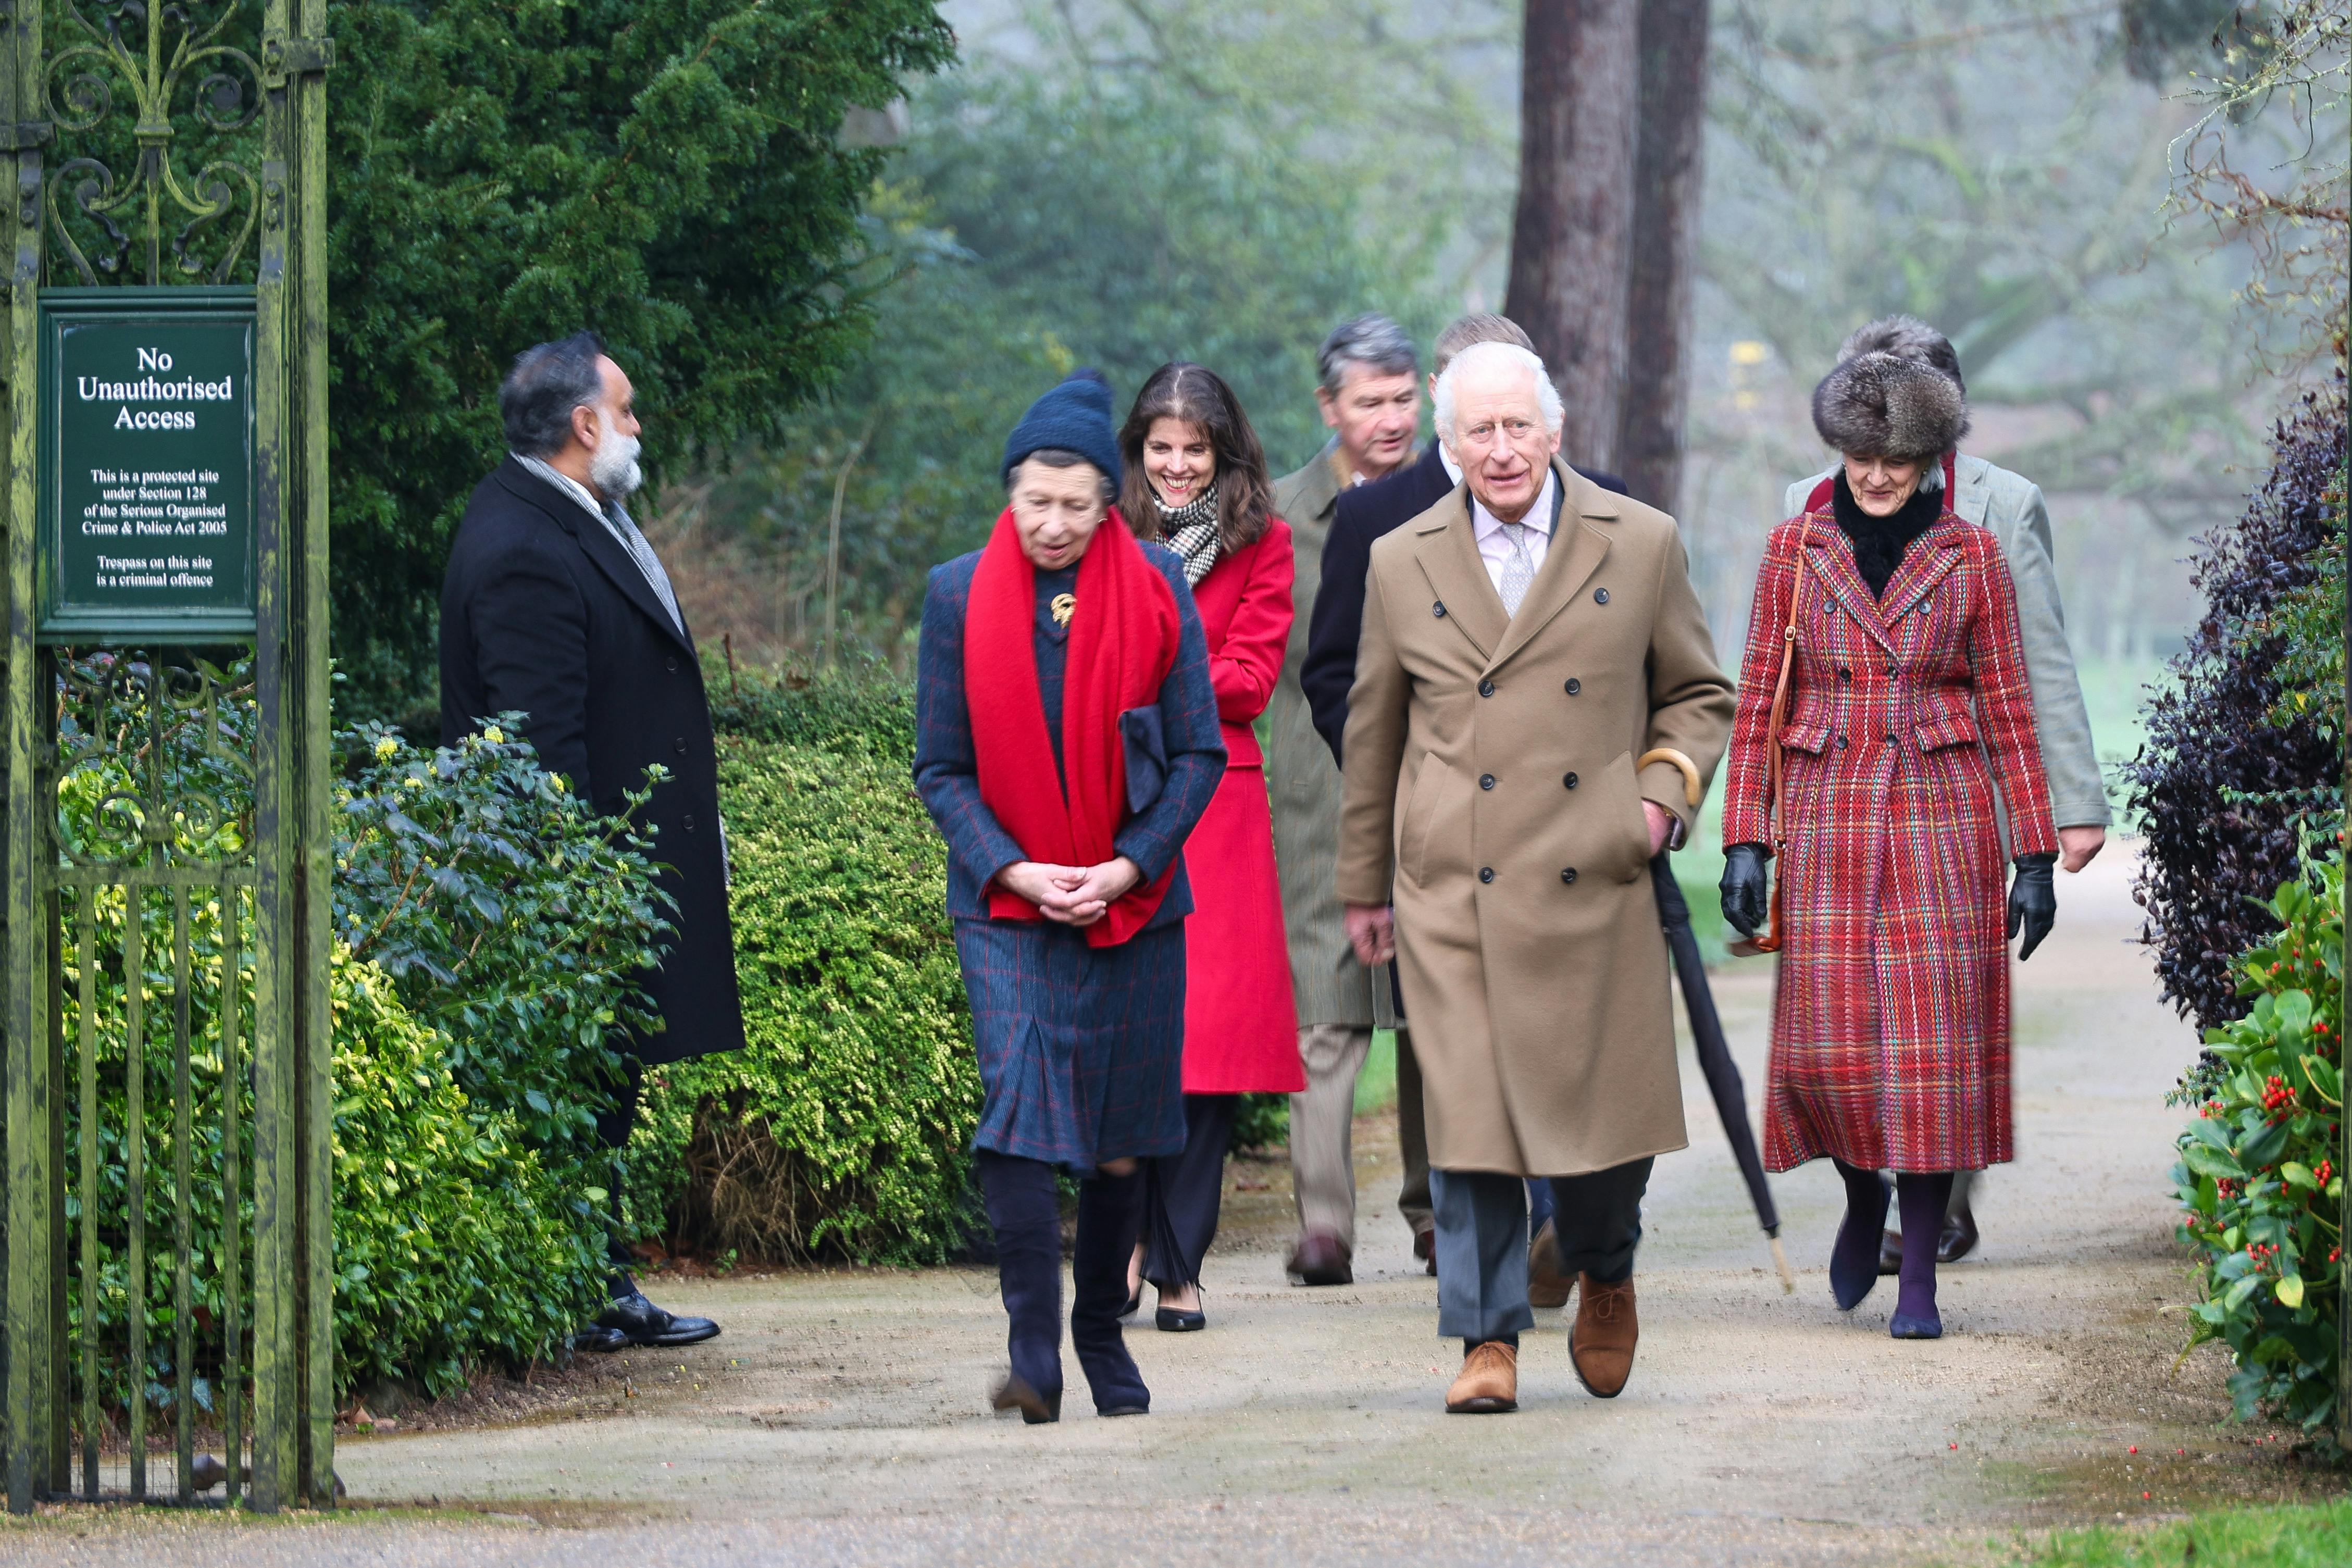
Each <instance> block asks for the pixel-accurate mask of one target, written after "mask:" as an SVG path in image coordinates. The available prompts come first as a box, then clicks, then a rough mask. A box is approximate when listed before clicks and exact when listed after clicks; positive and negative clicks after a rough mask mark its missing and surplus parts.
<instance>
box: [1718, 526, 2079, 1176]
mask: <svg viewBox="0 0 2352 1568" xmlns="http://www.w3.org/2000/svg"><path fill="white" fill-rule="evenodd" d="M1791 595H1801V598H1800V600H1799V603H1798V605H1797V616H1796V619H1797V649H1796V658H1795V659H1794V661H1793V663H1792V664H1791V666H1790V676H1789V707H1788V717H1787V720H1786V721H1785V723H1784V724H1783V726H1782V728H1781V731H1780V736H1779V737H1778V739H1779V742H1780V744H1781V745H1782V746H1783V747H1785V748H1786V761H1785V763H1784V772H1783V773H1782V774H1781V779H1780V787H1781V790H1782V791H1783V798H1782V799H1781V801H1780V821H1779V828H1780V837H1783V838H1784V839H1785V840H1786V844H1785V846H1784V847H1783V848H1782V849H1781V852H1780V858H1779V859H1778V861H1777V862H1776V863H1775V866H1774V868H1773V869H1774V874H1775V875H1776V876H1778V877H1779V878H1780V916H1781V932H1782V939H1783V945H1782V947H1781V949H1780V973H1779V975H1778V979H1777V984H1776V986H1775V990H1774V993H1773V1001H1772V1050H1771V1056H1770V1058H1769V1065H1768V1067H1767V1068H1766V1072H1765V1088H1764V1163H1765V1164H1766V1165H1767V1166H1768V1167H1769V1168H1770V1169H1772V1170H1775V1171H1785V1170H1788V1169H1789V1168H1790V1167H1791V1166H1793V1165H1797V1164H1801V1163H1803V1162H1804V1161H1807V1160H1811V1159H1814V1158H1817V1157H1818V1156H1820V1155H1823V1154H1831V1155H1835V1156H1836V1157H1837V1158H1839V1159H1841V1160H1843V1161H1845V1162H1846V1163H1849V1164H1853V1165H1859V1166H1861V1167H1862V1168H1863V1169H1864V1170H1895V1171H1971V1170H1977V1169H1980V1168H1981V1167H1983V1166H1985V1165H1988V1164H1992V1163H1999V1162H2000V1161H2004V1160H2007V1159H2009V1158H2011V1152H2012V1138H2011V1121H2010V1087H2009V943H2008V939H2007V935H2006V922H2007V916H2008V900H2007V898H2006V897H2005V895H2004V890H2003V889H2004V883H2005V881H2006V872H2007V869H2008V868H2007V867H2006V866H2005V865H2004V864H2003V863H2002V856H2001V845H2000V833H1999V832H1998V830H1997V829H1996V827H1995V826H1994V816H1993V810H1994V795H1993V786H1994V785H1995V784H1999V785H2000V795H2001V797H2002V798H2003V799H2004V800H2005V801H2006V802H2007V805H2008V807H2009V831H2010V835H2011V839H2012V844H2011V853H2013V854H2017V855H2034V854H2051V853H2054V852H2055V851H2056V850H2057V848H2058V834H2057V829H2056V828H2055V827H2053V826H2052V824H2051V820H2050V787H2049V784H2047V783H2046V782H2045V780H2044V778H2043V774H2042V749H2041V746H2040V743H2039V742H2038V741H2037V740H2036V738H2035V734H2034V719H2033V692H2032V688H2031V686H2030V685H2029V684H2028V682H2027V679H2026V674H2025V651H2024V645H2023V642H2022V640H2021V636H2020V634H2019V631H2018V620H2017V595H2016V593H2015V591H2014V589H2013V588H2012V587H2011V582H2010V575H2009V564H2008V563H2007V561H2006V560H2005V559H2004V558H2003V556H2002V553H2001V548H2000V541H1999V540H1997V539H1995V538H1994V537H1993V536H1992V534H1990V532H1988V531H1985V530H1984V529H1981V528H1979V527H1978V526H1977V525H1976V524H1974V523H1972V522H1968V521H1963V520H1961V519H1960V518H1958V517H1956V516H1954V515H1953V514H1952V513H1950V512H1946V513H1944V515H1943V517H1942V519H1941V520H1940V521H1937V523H1936V525H1935V526H1934V527H1932V528H1930V529H1929V530H1928V531H1927V532H1926V533H1923V534H1921V535H1920V536H1919V537H1918V538H1917V539H1916V540H1914V541H1913V542H1912V543H1911V546H1910V548H1909V550H1908V551H1906V552H1905V554H1904V557H1903V562H1902V564H1901V565H1900V566H1898V567H1897V568H1896V569H1895V575H1894V576H1893V577H1892V578H1891V579H1889V580H1888V582H1887V584H1886V592H1885V594H1884V595H1873V594H1872V593H1871V591H1870V585H1869V584H1867V583H1865V582H1864V581H1863V577H1862V574H1861V572H1860V571H1859V570H1857V569H1856V567H1855V565H1854V561H1853V544H1852V543H1851V542H1849V541H1848V540H1847V539H1846V536H1845V534H1844V532H1843V531H1842V530H1841V529H1840V528H1839V527H1838V525H1837V523H1836V521H1835V520H1834V519H1833V518H1832V515H1831V513H1830V511H1829V509H1828V508H1826V507H1824V508H1823V509H1822V510H1820V511H1818V512H1814V513H1811V515H1809V516H1805V517H1799V518H1792V519H1791V520H1790V521H1787V522H1784V523H1782V524H1781V525H1780V527H1778V528H1776V529H1774V530H1773V531H1772V535H1771V538H1770V539H1769V541H1768V542H1766V544H1765V546H1764V563H1763V565H1762V567H1761V568H1760V569H1759V573H1758V574H1757V580H1756V605H1755V608H1754V609H1753V610H1752V611H1751V612H1750V613H1749V616H1748V654H1747V659H1746V663H1745V666H1744V668H1743V672H1742V674H1741V678H1740V685H1739V713H1738V721H1737V723H1736V724H1735V725H1734V727H1733V730H1732V734H1731V748H1730V755H1729V758H1728V760H1727V762H1726V763H1725V766H1724V789H1723V838H1724V842H1725V843H1726V844H1762V843H1765V842H1768V841H1769V839H1770V837H1772V826H1773V825H1772V818H1771V809H1772V805H1773V802H1772V798H1771V790H1770V776H1769V760H1770V759H1769V748H1770V746H1771V745H1772V743H1773V740H1774V737H1773V736H1772V734H1771V721H1772V689H1773V686H1774V684H1775V681H1776V678H1777V677H1778V675H1779V672H1780V650H1781V647H1782V644H1783V639H1784V637H1785V635H1786V632H1787V628H1788V626H1789V619H1790V614H1789V612H1790V596H1791Z"/></svg>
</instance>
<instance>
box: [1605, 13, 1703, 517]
mask: <svg viewBox="0 0 2352 1568" xmlns="http://www.w3.org/2000/svg"><path fill="white" fill-rule="evenodd" d="M1707 10H1708V5H1707V0H1642V18H1641V38H1640V46H1641V70H1640V78H1641V120H1640V124H1641V130H1640V133H1639V138H1638V142H1637V151H1636V154H1635V162H1634V166H1633V188H1634V190H1635V191H1637V192H1638V193H1639V195H1638V197H1637V199H1636V201H1635V204H1634V208H1633V246H1632V254H1633V266H1632V268H1631V269H1630V275H1629V278H1628V281H1627V284H1626V291H1625V393H1624V402H1623V407H1622V412H1621V414H1620V416H1619V419H1618V426H1617V462H1618V464H1619V468H1618V472H1619V474H1620V476H1621V477H1622V478H1623V479H1624V481H1625V488H1626V489H1630V490H1632V491H1633V499H1634V500H1642V501H1647V502H1649V504H1650V505H1652V506H1654V507H1657V508H1659V509H1660V510H1664V511H1673V510H1675V508H1676V506H1678V505H1679V504H1680V503H1681V499H1682V482H1683V425H1684V420H1685V416H1687V414H1688V412H1689V407H1690V380H1691V378H1690V363H1689V361H1690V340H1691V290H1692V283H1693V279H1694V277H1695V275H1696V272H1697V269H1698V221H1699V194H1700V187H1701V185H1702V184H1703V180H1702V177H1701V166H1702V158H1701V154H1702V152H1703V150H1704V148H1705V146H1706V43H1707Z"/></svg>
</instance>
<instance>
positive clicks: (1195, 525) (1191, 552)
mask: <svg viewBox="0 0 2352 1568" xmlns="http://www.w3.org/2000/svg"><path fill="white" fill-rule="evenodd" d="M1151 504H1152V505H1154V506H1158V507H1160V537H1162V538H1163V539H1165V540H1167V541H1168V548H1169V549H1171V550H1173V551H1174V552H1176V553H1177V554H1178V555H1180V556H1182V557H1183V559H1184V581H1186V582H1187V583H1190V584H1192V586H1194V587H1196V588H1197V587H1199V586H1200V585H1201V579H1202V578H1203V577H1205V576H1207V575H1208V574H1209V568H1210V567H1212V566H1214V565H1215V564H1216V563H1217V487H1216V486H1214V485H1211V486H1210V487H1209V488H1208V489H1205V490H1203V491H1202V492H1201V494H1200V496H1199V497H1198V498H1197V499H1195V500H1192V502H1190V503H1189V504H1187V505H1184V506H1180V507H1176V508H1173V509H1171V508H1169V507H1166V506H1161V505H1160V496H1159V493H1158V492H1157V491H1154V492H1153V494H1152V497H1151Z"/></svg>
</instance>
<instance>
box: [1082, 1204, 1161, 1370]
mask: <svg viewBox="0 0 2352 1568" xmlns="http://www.w3.org/2000/svg"><path fill="white" fill-rule="evenodd" d="M1142 1224H1143V1173H1142V1172H1140V1171H1137V1172H1135V1173H1132V1174H1130V1175H1125V1176H1106V1175H1103V1174H1101V1173H1097V1174H1095V1175H1094V1176H1092V1177H1090V1178H1088V1179H1087V1181H1085V1182H1083V1183H1081V1184H1079V1186H1078V1239H1077V1246H1076V1248H1075V1249H1074V1251H1073V1255H1072V1257H1071V1259H1070V1271H1071V1289H1070V1348H1071V1349H1073V1350H1075V1351H1076V1352H1078V1364H1079V1365H1080V1366H1081V1367H1083V1368H1085V1369H1086V1373H1087V1386H1088V1387H1090V1388H1091V1389H1093V1390H1094V1395H1095V1410H1096V1412H1097V1414H1098V1415H1143V1414H1144V1413H1145V1412H1147V1411H1149V1410H1150V1408H1151V1391H1150V1389H1148V1388H1146V1387H1145V1386H1144V1385H1143V1374H1142V1373H1140V1372H1138V1371H1137V1370H1136V1366H1135V1358H1134V1357H1133V1356H1131V1355H1129V1354H1128V1352H1127V1341H1126V1338H1125V1337H1124V1336H1123V1335H1122V1334H1121V1333H1120V1331H1119V1324H1118V1316H1119V1312H1120V1310H1121V1309H1123V1308H1124V1307H1125V1306H1126V1305H1127V1262H1128V1259H1129V1258H1130V1257H1132V1256H1133V1255H1134V1252H1135V1237H1136V1235H1137V1232H1138V1231H1139V1229H1140V1228H1141V1226H1142Z"/></svg>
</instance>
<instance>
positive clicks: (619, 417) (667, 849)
mask: <svg viewBox="0 0 2352 1568" xmlns="http://www.w3.org/2000/svg"><path fill="white" fill-rule="evenodd" d="M499 414H500V416H502V417H503V418H504V420H505V423H506V437H507V448H508V450H507V458H506V461H504V462H503V463H500V464H499V466H498V468H495V469H493V470H492V471H491V473H490V476H489V477H488V479H484V480H483V481H482V482H481V483H480V484H479V485H478V486H476V487H475V489H474V495H473V499H472V500H470V501H468V502H467V506H466V515H465V516H464V518H462V519H460V520H459V521H458V523H457V541H456V542H455V543H454V544H453V545H452V546H451V547H450V551H449V572H448V576H447V579H446V582H445V583H444V584H443V586H442V590H441V743H442V744H443V745H447V746H454V745H456V744H457V742H459V741H460V740H461V739H463V738H464V737H465V736H466V735H467V734H469V733H472V732H473V731H476V730H478V729H479V728H481V726H482V725H483V724H484V723H486V722H488V721H490V720H492V719H494V718H496V717H497V716H498V715H499V714H501V713H506V712H520V713H521V714H522V715H523V733H524V734H525V735H526V736H527V737H528V738H529V739H530V743H531V745H532V746H533V747H534V748H535V749H536V750H537V751H538V752H539V760H540V762H541V764H542V765H543V766H544V767H545V768H546V769H547V771H548V772H550V773H561V774H562V775H563V776H564V777H565V778H566V779H568V780H570V781H571V784H572V790H573V791H574V792H575V793H576V794H578V795H579V796H580V797H581V798H582V799H583V800H585V801H587V802H588V803H589V804H590V805H593V807H595V809H596V810H597V811H599V812H601V813H603V814H604V815H605V816H619V815H621V814H622V813H624V812H625V811H626V810H628V806H629V803H628V792H629V791H631V790H633V789H639V788H642V787H644V786H645V784H646V769H647V768H648V767H650V766H651V765H652V764H654V763H660V764H661V765H662V766H663V767H664V768H666V769H667V771H668V776H667V778H665V779H664V780H662V782H661V783H659V784H656V785H654V786H653V795H652V797H651V798H650V799H649V800H647V801H646V805H645V809H644V812H643V814H642V816H640V818H639V824H640V826H642V827H643V828H644V829H645V830H646V832H647V833H648V834H650V835H651V836H652V837H653V839H654V858H655V859H656V861H658V862H660V863H661V869H660V870H659V872H658V874H657V875H656V887H658V888H659V889H661V891H662V892H663V893H665V894H667V896H668V898H669V899H670V900H673V901H672V904H671V906H670V925H671V931H670V940H669V947H668V951H667V953H665V954H664V955H663V958H662V961H661V963H659V964H658V965H656V967H655V968H654V969H653V970H652V971H650V972H649V973H646V974H644V975H642V976H640V984H642V985H643V986H644V988H645V993H646V1002H647V1003H648V1005H650V1006H651V1008H652V1009H653V1011H654V1012H655V1013H656V1014H658V1015H659V1016H660V1017H661V1019H662V1023H663V1027H662V1029H661V1030H660V1032H658V1033H655V1034H640V1033H638V1032H636V1031H635V1030H632V1031H630V1032H628V1033H627V1034H625V1035H622V1036H618V1037H615V1038H614V1040H613V1042H612V1043H613V1047H614V1050H615V1051H616V1052H618V1053H619V1055H620V1058H621V1065H622V1068H623V1079H622V1087H621V1092H620V1094H619V1096H618V1097H617V1103H615V1104H614V1106H613V1108H612V1109H611V1110H608V1111H606V1112H605V1113H604V1115H602V1116H599V1117H598V1118H597V1119H596V1123H597V1130H598V1131H599V1132H600V1133H602V1135H603V1136H604V1142H605V1143H606V1145H607V1146H608V1147H610V1148H611V1149H613V1150H614V1152H616V1153H617V1152H619V1151H620V1150H621V1149H622V1148H623V1147H625V1145H626V1144H627V1142H628V1141H629V1129H630V1126H631V1124H632V1122H633V1121H635V1110H636V1100H637V1092H638V1088H639V1085H640V1083H641V1081H642V1079H643V1078H644V1073H645V1069H646V1067H648V1066H651V1065H657V1064H660V1063H664V1062H674V1061H680V1060H683V1059H685V1058H688V1057H697V1056H702V1055H704V1054H706V1053H708V1052H711V1051H730V1050H740V1049H741V1048H742V1045H743V1012H742V1006H741V1003H740V998H739V995H738V993H737V991H736V986H735V939H734V933H733V929H732V927H731V926H730V923H729V916H728V909H727V862H726V841H725V833H724V829H723V828H722V827H721V826H720V824H719V759H718V749H717V746H716V745H715V743H714V742H713V741H712V738H711V732H710V707H709V702H708V701H707V700H705V698H704V695H703V690H702V665H701V661H700V660H699V659H698V658H696V657H695V650H694V635H693V634H692V633H691V632H689V631H688V629H687V626H686V617H685V616H683V615H681V614H680V613H679V611H678V607H677V595H676V594H674V593H673V592H672V591H671V589H670V582H669V574H667V572H665V571H664V570H663V569H662V563H661V561H660V558H659V557H657V556H656V555H655V554H654V550H653V546H652V545H650V544H648V543H646V536H645V535H644V534H643V533H641V532H639V531H638V530H637V525H636V523H635V521H632V520H631V519H630V517H629V513H628V510H627V508H626V507H625V505H624V504H623V503H625V501H626V500H628V498H629V496H630V495H631V494H632V493H633V492H635V489H636V488H637V486H638V484H639V483H640V482H641V481H642V479H643V474H642V471H641V470H640V468H638V465H637V450H638V445H637V430H638V425H637V416H636V411H635V395H634V393H633V392H632V390H631V388H630V385H629V378H628V376H627V375H625V374H623V373H622V370H621V367H620V366H619V365H617V364H615V363H613V360H612V359H611V357H610V356H609V355H607V354H606V353H604V345H603V344H602V343H600V342H597V341H596V338H595V336H594V334H593V333H589V332H578V333H574V334H573V335H572V336H571V337H568V338H565V339H564V340H562V342H552V343H541V344H539V345H538V346H537V347H535V348H530V349H526V350H524V351H523V352H522V353H520V354H518V355H516V356H515V362H514V368H513V369H512V370H510V371H509V372H508V373H507V378H506V381H505V383H504V384H502V385H501V386H500V387H499ZM612 1249H613V1274H612V1279H611V1289H610V1294H611V1298H612V1299H611V1300H609V1301H608V1302H606V1304H605V1308H604V1311H603V1312H602V1313H600V1314H599V1315H598V1317H597V1319H596V1321H594V1322H593V1323H591V1324H587V1325H584V1326H583V1327H582V1328H581V1329H580V1330H579V1331H577V1332H576V1333H574V1334H573V1336H572V1347H573V1348H574V1349H575V1350H591V1351H613V1350H619V1349H620V1348H622V1347H623V1346H625V1345H683V1344H692V1343H694V1342H696V1341H698V1340H707V1339H709V1338H711V1337H712V1336H713V1335H715V1334H717V1333H718V1332H719V1325H718V1324H716V1323H714V1322H712V1321H710V1320H709V1319H708V1318H681V1317H677V1316H675V1315H673V1314H671V1313H669V1312H666V1311H664V1310H662V1309H661V1308H659V1307H656V1306H655V1305H654V1304H653V1303H652V1302H651V1301H648V1300H646V1298H645V1297H644V1296H643V1295H642V1294H640V1293H639V1292H638V1290H637V1287H636V1284H635V1281H634V1280H632V1279H630V1278H629V1272H628V1269H629V1262H630V1259H629V1255H628V1251H627V1248H626V1247H625V1246H623V1245H622V1242H621V1240H620V1237H619V1236H618V1234H617V1232H616V1233H615V1234H614V1238H613V1241H612Z"/></svg>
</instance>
